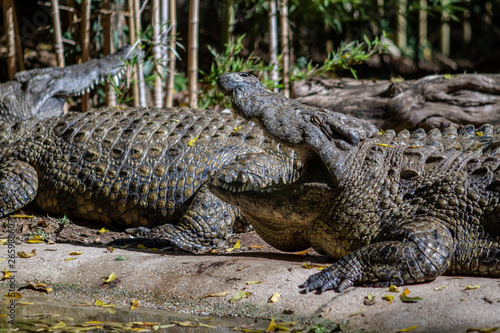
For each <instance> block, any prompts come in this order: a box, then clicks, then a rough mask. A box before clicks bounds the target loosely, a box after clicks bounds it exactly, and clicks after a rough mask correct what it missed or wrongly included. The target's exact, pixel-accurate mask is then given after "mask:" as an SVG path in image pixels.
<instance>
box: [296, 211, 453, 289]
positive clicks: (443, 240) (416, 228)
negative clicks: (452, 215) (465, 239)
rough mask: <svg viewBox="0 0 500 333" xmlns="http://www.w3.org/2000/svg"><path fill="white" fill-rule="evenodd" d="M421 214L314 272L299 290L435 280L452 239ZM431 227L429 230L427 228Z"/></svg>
mask: <svg viewBox="0 0 500 333" xmlns="http://www.w3.org/2000/svg"><path fill="white" fill-rule="evenodd" d="M430 220H431V218H427V217H421V218H418V221H415V222H411V223H405V224H403V225H402V226H401V228H400V229H399V230H397V231H394V232H391V233H390V234H389V235H384V239H385V241H380V242H377V243H374V244H370V245H367V246H364V247H362V248H360V249H358V250H356V251H354V252H352V253H351V254H349V255H347V256H345V257H344V258H342V259H340V260H339V261H338V262H336V263H335V264H333V265H332V266H330V267H328V268H326V269H324V270H322V271H321V272H319V273H317V274H314V275H312V276H310V277H309V279H308V280H307V281H306V282H305V283H304V284H302V285H301V286H300V287H301V288H304V289H303V292H305V293H307V292H309V291H312V290H317V291H318V293H322V292H323V291H325V290H329V289H335V290H337V291H339V292H340V291H342V290H344V289H345V288H347V287H350V286H353V285H364V286H377V287H383V286H389V285H402V284H410V283H416V282H423V281H429V280H433V279H435V278H436V277H437V276H439V275H441V274H443V273H444V272H445V271H446V269H447V268H448V267H449V263H450V261H451V258H452V257H453V250H454V242H453V237H452V235H451V233H450V232H449V230H448V229H447V228H446V227H444V226H443V225H442V224H441V223H440V222H438V221H436V220H435V219H432V222H431V221H430ZM429 226H432V229H429Z"/></svg>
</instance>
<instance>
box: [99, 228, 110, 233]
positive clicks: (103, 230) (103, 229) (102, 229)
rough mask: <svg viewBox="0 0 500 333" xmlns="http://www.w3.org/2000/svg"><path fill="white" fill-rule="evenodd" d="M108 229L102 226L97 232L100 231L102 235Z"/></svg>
mask: <svg viewBox="0 0 500 333" xmlns="http://www.w3.org/2000/svg"><path fill="white" fill-rule="evenodd" d="M108 231H109V230H108V229H106V228H104V227H103V228H101V229H99V233H100V234H101V235H102V234H104V233H106V232H108Z"/></svg>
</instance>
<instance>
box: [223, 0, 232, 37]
mask: <svg viewBox="0 0 500 333" xmlns="http://www.w3.org/2000/svg"><path fill="white" fill-rule="evenodd" d="M225 2H226V4H225V5H224V6H223V14H222V17H223V18H224V19H223V23H222V24H223V27H222V33H223V34H224V37H223V39H222V40H223V41H225V42H226V43H229V42H231V41H232V39H233V31H234V0H226V1H225Z"/></svg>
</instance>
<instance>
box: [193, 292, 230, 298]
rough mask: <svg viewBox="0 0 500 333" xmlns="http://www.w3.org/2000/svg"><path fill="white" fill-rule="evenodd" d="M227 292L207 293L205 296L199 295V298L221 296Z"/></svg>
mask: <svg viewBox="0 0 500 333" xmlns="http://www.w3.org/2000/svg"><path fill="white" fill-rule="evenodd" d="M227 294H229V291H221V292H218V293H208V294H206V295H205V296H202V297H200V299H203V298H207V297H223V296H226V295H227Z"/></svg>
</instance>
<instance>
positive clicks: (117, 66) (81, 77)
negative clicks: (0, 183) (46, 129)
mask: <svg viewBox="0 0 500 333" xmlns="http://www.w3.org/2000/svg"><path fill="white" fill-rule="evenodd" d="M143 56H144V52H143V51H141V50H135V49H132V47H131V46H124V47H122V48H120V49H119V50H118V51H117V52H115V53H113V54H110V55H108V56H106V57H104V58H102V59H92V60H89V61H87V62H85V63H83V64H79V65H71V66H67V67H64V68H60V67H49V68H39V69H32V70H27V71H22V72H18V73H16V74H15V75H14V78H13V80H12V81H8V82H5V83H1V84H0V121H18V120H26V119H29V118H31V117H33V116H36V117H38V118H50V117H57V116H60V115H62V114H63V106H64V102H65V101H66V99H67V98H68V97H71V96H79V95H81V94H83V93H84V92H87V93H88V92H90V90H91V89H93V88H94V86H95V85H96V84H99V83H101V82H104V81H105V80H106V79H108V77H112V78H117V79H118V78H120V77H121V76H122V74H123V72H124V71H125V66H124V63H125V62H126V61H128V60H131V59H132V58H133V57H137V58H138V59H141V58H142V57H143Z"/></svg>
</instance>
